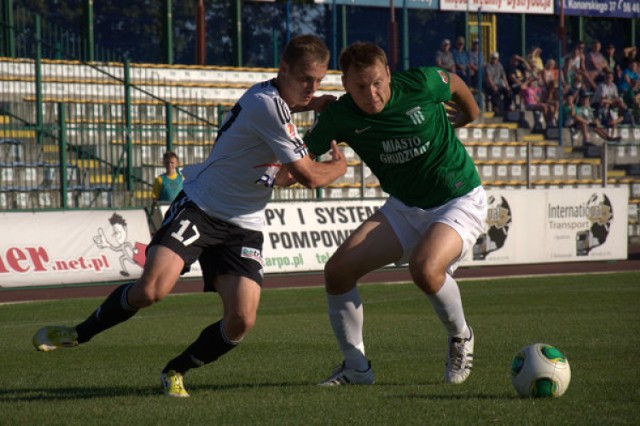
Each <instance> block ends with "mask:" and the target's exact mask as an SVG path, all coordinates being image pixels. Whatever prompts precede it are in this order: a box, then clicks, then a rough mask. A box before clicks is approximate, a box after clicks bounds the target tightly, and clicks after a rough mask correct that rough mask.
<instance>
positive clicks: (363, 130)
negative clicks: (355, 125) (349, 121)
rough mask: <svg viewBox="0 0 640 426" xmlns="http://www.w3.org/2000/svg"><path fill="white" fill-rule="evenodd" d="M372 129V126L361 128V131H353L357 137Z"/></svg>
mask: <svg viewBox="0 0 640 426" xmlns="http://www.w3.org/2000/svg"><path fill="white" fill-rule="evenodd" d="M372 127H373V126H367V127H364V128H362V129H355V132H356V135H359V134H360V133H364V132H366V131H367V130H369V129H370V128H372Z"/></svg>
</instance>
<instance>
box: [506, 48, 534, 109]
mask: <svg viewBox="0 0 640 426" xmlns="http://www.w3.org/2000/svg"><path fill="white" fill-rule="evenodd" d="M532 75H533V74H532V72H531V66H530V65H529V64H528V63H527V61H526V60H525V59H524V58H523V57H522V56H520V55H516V54H513V55H511V59H509V67H508V69H507V79H508V81H509V87H511V93H512V95H513V100H514V102H515V103H516V105H521V102H522V99H521V96H520V89H521V88H522V87H523V86H524V85H525V84H526V83H527V81H528V79H529V77H530V76H532Z"/></svg>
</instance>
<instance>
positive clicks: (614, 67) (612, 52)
mask: <svg viewBox="0 0 640 426" xmlns="http://www.w3.org/2000/svg"><path fill="white" fill-rule="evenodd" d="M604 60H605V61H606V62H607V66H608V67H609V70H611V71H613V81H615V82H616V83H617V82H618V79H619V78H620V76H619V73H620V65H619V62H620V60H619V59H618V55H617V54H616V47H615V46H614V45H613V44H611V43H609V44H608V45H607V48H606V50H605V52H604Z"/></svg>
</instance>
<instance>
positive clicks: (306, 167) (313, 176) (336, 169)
mask: <svg viewBox="0 0 640 426" xmlns="http://www.w3.org/2000/svg"><path fill="white" fill-rule="evenodd" d="M283 169H284V170H281V171H280V172H279V173H278V175H280V177H281V178H282V179H283V181H284V178H285V176H286V175H285V173H289V174H290V175H291V176H292V177H293V178H295V180H296V181H298V182H299V183H300V184H302V185H304V186H306V187H307V188H312V189H313V188H320V187H323V186H327V185H328V184H330V183H331V182H333V181H334V180H336V179H338V178H339V177H340V176H342V175H343V174H345V172H346V171H347V159H346V158H345V156H344V154H343V153H342V151H340V149H339V148H338V144H337V143H336V141H332V142H331V159H330V160H328V161H323V162H320V163H319V162H316V161H313V160H312V159H311V157H310V156H306V157H303V158H301V159H300V160H298V161H294V162H292V163H287V164H284V165H283ZM276 184H279V183H278V180H277V179H276Z"/></svg>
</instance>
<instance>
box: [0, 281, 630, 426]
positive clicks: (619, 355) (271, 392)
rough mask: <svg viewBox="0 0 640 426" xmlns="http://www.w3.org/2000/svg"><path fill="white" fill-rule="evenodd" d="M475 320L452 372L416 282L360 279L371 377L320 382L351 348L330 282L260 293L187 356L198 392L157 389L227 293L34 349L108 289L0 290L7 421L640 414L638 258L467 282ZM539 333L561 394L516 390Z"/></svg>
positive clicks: (547, 418) (461, 419) (610, 421)
mask: <svg viewBox="0 0 640 426" xmlns="http://www.w3.org/2000/svg"><path fill="white" fill-rule="evenodd" d="M460 288H461V292H462V296H463V301H464V305H465V312H466V316H467V320H468V322H469V324H470V325H472V326H473V328H474V331H475V333H476V348H475V362H474V369H473V373H472V374H471V376H470V378H469V379H468V380H467V382H465V383H464V384H462V385H457V386H456V385H445V384H444V383H443V379H442V374H443V364H444V357H445V351H446V337H445V332H444V329H443V327H442V325H441V324H440V323H439V322H438V321H437V319H436V317H435V314H434V313H433V310H432V308H431V305H430V304H429V302H428V300H427V299H426V297H424V295H422V293H420V291H419V290H418V289H417V288H416V287H415V286H414V285H412V284H393V285H384V284H366V285H363V286H360V291H361V294H362V298H363V300H364V306H365V343H366V345H367V346H366V349H367V355H368V356H369V357H370V359H371V361H372V363H373V367H374V369H375V372H376V379H377V383H376V384H375V385H373V386H350V387H340V388H323V387H319V386H315V383H317V382H318V381H320V380H322V379H324V378H325V377H326V376H327V375H328V374H329V373H330V372H331V370H332V368H333V367H334V366H335V365H336V364H337V363H338V362H339V361H340V360H341V359H340V355H339V352H338V349H337V345H336V343H335V341H334V338H333V335H332V333H331V330H330V327H329V323H328V319H327V315H326V305H325V296H324V290H323V289H322V288H304V289H277V290H276V289H274V290H266V291H264V292H263V297H262V301H261V307H260V312H259V315H258V323H257V325H256V327H255V329H254V330H253V331H252V332H251V333H250V334H249V336H247V337H246V339H245V341H244V342H243V343H242V344H241V345H240V346H239V347H238V348H236V349H235V350H234V351H232V352H230V353H229V354H228V355H227V356H225V357H224V358H222V359H220V360H219V361H218V362H217V363H214V364H212V365H208V366H206V367H204V368H200V369H197V370H193V371H191V372H190V373H189V374H188V375H187V376H186V379H185V385H186V387H187V389H188V391H189V392H190V393H191V398H188V399H170V398H165V397H164V396H163V395H162V391H161V388H160V384H159V382H160V380H159V375H160V369H161V368H162V367H163V366H164V364H165V363H166V361H167V360H169V359H170V358H172V357H173V356H175V355H176V354H178V353H179V352H181V351H182V350H183V349H184V348H185V347H186V346H187V345H188V344H189V343H190V342H191V341H192V340H193V339H195V337H196V336H197V335H198V334H199V332H200V330H201V329H202V328H203V327H205V326H206V325H208V324H210V323H212V322H214V321H216V320H217V319H218V318H219V316H220V314H221V305H220V302H219V300H218V298H217V296H216V295H214V294H210V293H207V294H189V295H180V296H171V297H168V298H167V299H166V300H165V301H163V302H162V303H160V304H157V305H155V306H153V307H151V308H148V309H145V310H143V311H141V312H140V313H139V314H138V315H137V316H136V317H134V318H133V319H132V320H130V321H128V322H127V323H125V324H121V325H120V326H118V327H116V328H114V329H111V330H108V331H107V332H105V333H103V334H101V335H99V336H97V337H95V338H94V339H93V341H91V342H89V343H88V344H86V345H82V346H80V347H76V348H70V349H60V350H57V351H54V352H50V353H40V352H37V351H35V350H34V349H33V347H32V346H31V337H32V335H33V333H34V332H35V331H36V330H37V329H38V328H39V327H40V326H42V325H54V324H62V325H74V324H76V323H78V322H80V321H81V320H83V319H84V318H85V317H86V316H87V315H88V314H89V313H91V312H92V311H93V310H94V309H95V307H96V306H97V305H98V303H100V302H101V299H80V300H78V299H74V300H64V301H47V302H34V303H21V304H7V305H0V336H2V340H1V341H0V348H1V349H0V385H1V386H0V424H6V425H34V424H39V425H48V424H60V425H75V424H77V425H88V424H91V425H101V424H104V425H113V424H119V425H122V424H127V425H128V424H130V425H157V424H162V425H164V424H171V425H183V424H184V425H187V424H188V425H200V424H201V425H220V424H242V425H245V424H273V425H281V424H304V425H313V424H317V425H325V424H356V425H360V424H361V425H374V424H375V425H378V424H385V425H386V424H398V425H407V424H416V425H418V424H420V425H425V424H447V425H448V424H456V425H457V424H460V425H465V424H468V425H478V424H504V425H514V424H544V425H547V424H562V425H584V424H607V425H615V424H638V403H640V386H639V385H638V383H639V379H640V367H639V363H638V357H639V349H640V272H637V273H635V272H627V273H614V274H593V275H581V276H580V275H572V276H557V277H555V276H554V277H533V278H512V279H511V278H510V279H492V280H489V279H487V280H474V281H462V282H461V283H460ZM534 342H545V343H550V344H553V345H555V346H557V347H558V348H560V349H561V350H562V351H563V352H564V353H565V354H566V355H567V357H568V358H569V362H570V364H571V369H572V379H571V385H570V386H569V389H568V391H567V393H566V394H565V395H564V396H562V397H561V398H559V399H555V400H532V399H521V398H519V397H518V396H517V395H516V393H515V391H514V390H513V388H512V387H511V382H510V375H509V374H510V373H509V367H510V365H511V359H512V357H513V355H514V354H515V353H516V352H517V351H518V350H519V349H520V348H522V347H523V346H525V345H528V344H530V343H534Z"/></svg>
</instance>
